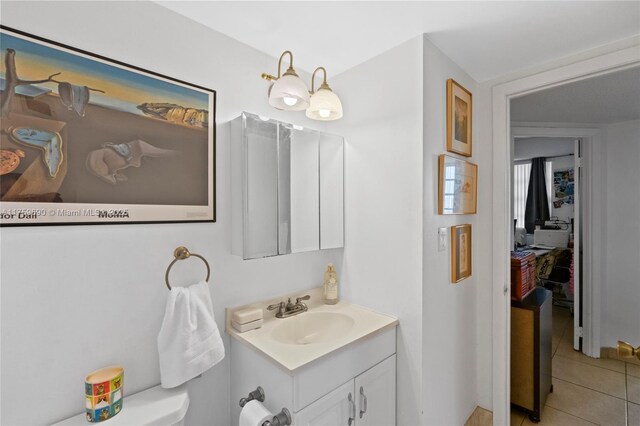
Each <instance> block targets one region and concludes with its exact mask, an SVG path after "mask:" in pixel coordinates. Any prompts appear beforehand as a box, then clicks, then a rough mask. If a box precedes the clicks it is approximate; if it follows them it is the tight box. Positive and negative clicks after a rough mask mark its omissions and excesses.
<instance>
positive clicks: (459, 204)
mask: <svg viewBox="0 0 640 426" xmlns="http://www.w3.org/2000/svg"><path fill="white" fill-rule="evenodd" d="M477 210H478V166H477V165H476V164H474V163H471V162H469V161H466V160H462V159H460V158H456V157H453V156H450V155H447V154H441V155H440V156H439V159H438V214H442V215H449V214H476V213H477Z"/></svg>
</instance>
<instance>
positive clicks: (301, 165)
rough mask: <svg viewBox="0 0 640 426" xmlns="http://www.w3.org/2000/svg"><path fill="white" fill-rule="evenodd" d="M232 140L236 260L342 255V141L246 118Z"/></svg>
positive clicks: (235, 128)
mask: <svg viewBox="0 0 640 426" xmlns="http://www.w3.org/2000/svg"><path fill="white" fill-rule="evenodd" d="M231 133H232V135H231V137H232V156H233V158H232V163H233V168H234V170H233V171H232V180H233V183H232V203H233V205H234V208H233V211H234V214H233V220H234V223H235V225H234V226H233V228H234V238H233V240H234V244H233V246H234V248H233V252H234V254H238V255H241V256H242V257H243V258H244V259H254V258H260V257H266V256H276V255H282V254H290V253H299V252H304V251H313V250H320V249H328V248H337V247H343V246H344V213H343V211H344V139H343V138H342V137H341V136H336V135H331V134H327V133H323V132H320V131H317V130H310V129H305V128H303V127H300V126H296V125H292V124H288V123H282V122H279V121H276V120H270V119H263V118H262V117H259V116H257V115H254V114H250V113H243V114H242V115H241V116H240V117H238V118H237V119H235V120H233V121H232V122H231ZM240 218H242V220H239V219H240Z"/></svg>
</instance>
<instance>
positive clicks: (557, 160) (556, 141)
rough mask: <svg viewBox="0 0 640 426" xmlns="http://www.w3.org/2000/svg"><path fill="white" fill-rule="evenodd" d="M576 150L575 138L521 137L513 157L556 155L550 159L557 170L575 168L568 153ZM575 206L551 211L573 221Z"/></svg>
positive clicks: (571, 205) (553, 198)
mask: <svg viewBox="0 0 640 426" xmlns="http://www.w3.org/2000/svg"><path fill="white" fill-rule="evenodd" d="M574 150H575V139H574V138H521V139H516V141H515V143H514V149H513V159H514V160H515V161H521V160H530V159H532V158H536V157H554V158H551V159H550V160H551V161H552V170H553V171H554V172H555V171H556V170H567V169H573V166H574V157H573V156H571V155H568V154H573V151H574ZM512 200H513V199H512ZM553 201H555V197H552V199H551V202H552V203H553ZM512 202H513V201H512ZM573 208H574V205H573V204H563V205H562V206H560V207H559V208H555V207H552V208H551V211H550V212H549V213H550V215H551V217H553V216H557V217H558V218H559V219H560V220H564V221H567V222H571V219H573V217H574V210H573Z"/></svg>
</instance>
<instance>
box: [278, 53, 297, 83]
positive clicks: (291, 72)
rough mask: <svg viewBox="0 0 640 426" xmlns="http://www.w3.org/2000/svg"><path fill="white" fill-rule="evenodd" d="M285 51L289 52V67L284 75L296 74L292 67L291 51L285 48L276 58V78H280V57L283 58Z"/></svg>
mask: <svg viewBox="0 0 640 426" xmlns="http://www.w3.org/2000/svg"><path fill="white" fill-rule="evenodd" d="M287 53H288V54H289V58H290V60H289V68H287V70H286V71H285V73H284V75H295V76H297V75H298V74H296V72H295V70H294V69H293V53H291V51H290V50H285V51H284V52H282V55H280V59H278V78H280V67H281V66H282V58H284V55H286V54H287Z"/></svg>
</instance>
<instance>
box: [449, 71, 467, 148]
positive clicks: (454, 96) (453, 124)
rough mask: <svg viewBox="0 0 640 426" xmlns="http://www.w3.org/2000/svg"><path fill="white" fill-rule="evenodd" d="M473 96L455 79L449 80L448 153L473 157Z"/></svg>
mask: <svg viewBox="0 0 640 426" xmlns="http://www.w3.org/2000/svg"><path fill="white" fill-rule="evenodd" d="M471 104H472V95H471V92H469V91H468V90H467V89H465V88H464V87H462V86H461V85H460V84H458V83H457V82H456V81H455V80H454V79H452V78H450V79H449V80H447V151H449V152H455V153H456V154H460V155H464V156H465V157H471V147H472V144H471V142H472V141H471V133H472V132H471V129H472V122H471V121H472V108H471Z"/></svg>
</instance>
